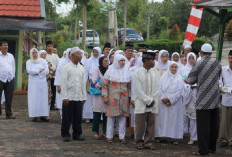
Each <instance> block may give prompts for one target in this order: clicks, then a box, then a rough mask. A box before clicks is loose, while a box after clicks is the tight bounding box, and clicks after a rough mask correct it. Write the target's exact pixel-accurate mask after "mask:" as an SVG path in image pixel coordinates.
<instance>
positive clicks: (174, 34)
mask: <svg viewBox="0 0 232 157" xmlns="http://www.w3.org/2000/svg"><path fill="white" fill-rule="evenodd" d="M169 39H170V40H181V32H180V28H179V27H178V25H177V24H175V25H173V26H172V29H171V30H170V31H169Z"/></svg>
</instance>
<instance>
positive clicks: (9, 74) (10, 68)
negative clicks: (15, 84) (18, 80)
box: [0, 51, 15, 83]
mask: <svg viewBox="0 0 232 157" xmlns="http://www.w3.org/2000/svg"><path fill="white" fill-rule="evenodd" d="M14 77H15V59H14V56H13V55H12V54H11V53H8V52H7V54H6V55H3V54H2V52H1V51H0V81H2V82H4V83H6V82H7V81H8V82H10V81H11V80H13V79H14Z"/></svg>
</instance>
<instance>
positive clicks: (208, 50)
mask: <svg viewBox="0 0 232 157" xmlns="http://www.w3.org/2000/svg"><path fill="white" fill-rule="evenodd" d="M201 51H202V52H204V53H212V51H213V48H212V46H211V45H210V44H208V43H206V44H204V45H202V47H201Z"/></svg>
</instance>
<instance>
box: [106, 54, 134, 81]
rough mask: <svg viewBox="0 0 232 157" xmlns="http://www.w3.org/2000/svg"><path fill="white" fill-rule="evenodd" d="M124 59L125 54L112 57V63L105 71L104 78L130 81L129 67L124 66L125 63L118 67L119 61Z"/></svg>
mask: <svg viewBox="0 0 232 157" xmlns="http://www.w3.org/2000/svg"><path fill="white" fill-rule="evenodd" d="M123 59H124V60H125V61H126V58H125V56H123V55H121V54H118V55H116V56H115V58H114V63H113V64H112V65H111V66H110V68H108V70H107V71H106V73H105V75H104V78H105V79H106V80H109V81H113V82H130V75H129V69H128V68H126V64H125V66H124V67H122V68H121V67H120V65H119V63H118V62H119V61H120V60H123Z"/></svg>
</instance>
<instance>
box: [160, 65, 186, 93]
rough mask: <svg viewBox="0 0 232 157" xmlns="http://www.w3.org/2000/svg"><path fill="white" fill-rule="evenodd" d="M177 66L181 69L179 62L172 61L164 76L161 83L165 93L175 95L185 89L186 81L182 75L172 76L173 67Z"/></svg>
mask: <svg viewBox="0 0 232 157" xmlns="http://www.w3.org/2000/svg"><path fill="white" fill-rule="evenodd" d="M173 64H176V65H177V67H178V68H179V65H178V63H177V62H174V61H171V62H170V64H169V67H168V70H167V71H166V72H165V73H164V74H163V75H162V77H161V79H160V80H161V81H160V88H161V91H162V92H163V93H167V94H168V93H175V92H176V91H178V90H179V89H180V88H183V85H184V81H183V79H182V77H181V75H180V74H179V73H178V72H176V73H175V74H172V73H171V71H170V67H171V65H173ZM177 70H178V69H177Z"/></svg>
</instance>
